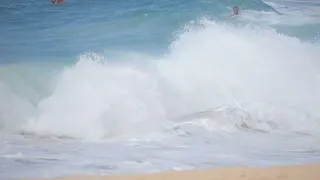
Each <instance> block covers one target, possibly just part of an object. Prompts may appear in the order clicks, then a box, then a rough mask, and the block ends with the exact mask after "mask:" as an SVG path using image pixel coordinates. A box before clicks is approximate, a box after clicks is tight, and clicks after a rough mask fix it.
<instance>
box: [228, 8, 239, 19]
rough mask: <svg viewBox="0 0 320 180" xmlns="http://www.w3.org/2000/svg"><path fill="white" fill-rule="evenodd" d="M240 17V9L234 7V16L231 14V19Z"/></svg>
mask: <svg viewBox="0 0 320 180" xmlns="http://www.w3.org/2000/svg"><path fill="white" fill-rule="evenodd" d="M237 15H239V8H238V7H233V14H231V15H230V16H229V17H233V16H237Z"/></svg>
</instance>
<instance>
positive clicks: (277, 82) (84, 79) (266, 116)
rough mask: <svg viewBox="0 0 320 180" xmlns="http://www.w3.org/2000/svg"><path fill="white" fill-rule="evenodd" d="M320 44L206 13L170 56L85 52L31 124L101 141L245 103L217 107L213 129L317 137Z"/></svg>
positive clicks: (60, 79)
mask: <svg viewBox="0 0 320 180" xmlns="http://www.w3.org/2000/svg"><path fill="white" fill-rule="evenodd" d="M319 50H320V49H319V47H318V46H316V45H314V44H309V43H304V42H300V41H299V40H298V39H296V38H293V37H288V36H284V35H280V34H277V33H276V32H275V31H274V30H272V29H262V28H258V27H250V26H247V27H237V26H232V25H225V24H218V23H215V22H211V21H207V20H203V21H201V22H200V24H199V25H195V26H189V27H187V28H185V30H184V31H183V32H182V33H181V34H180V35H179V36H178V38H177V40H176V41H174V42H173V43H172V45H171V47H170V52H169V53H168V54H167V55H165V56H164V57H163V58H154V60H150V61H147V62H146V61H141V62H140V63H137V62H136V61H130V59H128V60H127V61H122V62H121V63H120V62H118V63H111V62H105V58H103V57H102V56H98V55H95V54H89V55H88V54H87V55H84V56H81V57H80V59H79V61H78V62H77V63H76V64H75V65H74V66H72V67H70V68H65V69H64V70H63V72H61V74H60V75H59V76H58V77H57V78H56V81H55V84H54V86H53V87H54V88H53V89H52V94H51V95H50V96H48V97H47V98H44V99H43V100H42V101H41V103H39V105H38V107H37V116H35V117H34V118H32V119H31V120H30V121H28V126H27V127H26V128H25V129H27V130H28V131H32V132H35V133H39V134H52V135H63V136H70V137H76V138H89V139H99V138H104V137H110V136H122V135H128V134H132V133H143V132H152V131H157V130H161V127H162V126H163V125H164V124H165V123H166V122H167V121H176V120H177V119H179V118H180V120H179V121H181V117H183V116H185V115H187V114H192V113H195V112H200V111H204V110H206V109H210V108H215V107H219V106H227V107H228V106H230V107H233V106H234V105H235V104H240V105H243V104H245V106H243V107H245V108H242V109H241V108H240V109H238V111H234V112H236V113H234V114H232V111H225V112H228V113H229V114H230V113H231V115H229V116H228V117H227V118H224V117H225V116H224V115H218V116H217V115H216V114H217V113H213V115H211V116H210V117H209V121H210V122H214V123H213V124H214V127H215V128H214V129H222V130H223V129H230V128H231V129H233V130H235V129H234V127H235V125H239V126H238V127H240V130H241V127H249V128H251V129H261V130H264V131H268V132H270V131H273V129H278V130H280V131H285V132H296V131H303V132H305V133H309V134H313V133H314V132H317V129H318V128H319V122H318V120H317V118H318V117H319V113H318V110H317V107H318V106H319V105H320V98H319V95H317V92H318V91H319V90H320V83H319V65H318V61H317V59H318V57H319V56H320V53H319V52H320V51H319ZM255 104H259V106H258V105H255ZM241 107H242V106H241ZM238 108H239V107H238ZM270 109H272V110H270ZM282 111H284V112H282ZM292 111H293V113H292ZM238 112H245V113H240V115H239V113H238ZM224 114H225V113H224ZM306 114H307V115H308V116H304V115H306ZM248 115H249V116H251V117H252V118H251V119H250V120H248V119H246V118H243V117H246V116H248ZM300 115H301V116H300ZM230 117H231V118H230ZM194 119H199V117H195V118H193V120H194ZM230 119H233V120H230ZM182 121H184V120H183V118H182ZM202 124H203V122H202ZM243 124H245V125H243ZM274 127H281V128H274ZM237 130H239V128H238V129H237Z"/></svg>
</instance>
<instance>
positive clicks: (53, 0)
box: [51, 0, 65, 4]
mask: <svg viewBox="0 0 320 180" xmlns="http://www.w3.org/2000/svg"><path fill="white" fill-rule="evenodd" d="M64 3H65V0H51V4H64Z"/></svg>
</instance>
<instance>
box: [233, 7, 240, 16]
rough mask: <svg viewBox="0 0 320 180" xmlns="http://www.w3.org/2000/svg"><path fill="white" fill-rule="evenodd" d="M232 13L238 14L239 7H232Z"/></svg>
mask: <svg viewBox="0 0 320 180" xmlns="http://www.w3.org/2000/svg"><path fill="white" fill-rule="evenodd" d="M233 13H234V14H235V15H238V14H239V9H238V7H233Z"/></svg>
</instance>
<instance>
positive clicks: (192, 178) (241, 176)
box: [28, 164, 320, 180]
mask: <svg viewBox="0 0 320 180" xmlns="http://www.w3.org/2000/svg"><path fill="white" fill-rule="evenodd" d="M176 179H183V180H196V179H199V180H200V179H201V180H319V179H320V164H305V165H293V166H273V167H221V168H213V169H206V170H190V171H168V172H163V173H155V174H144V175H119V176H75V177H64V178H52V179H51V180H176ZM28 180H31V179H28ZM32 180H50V179H32Z"/></svg>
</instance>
